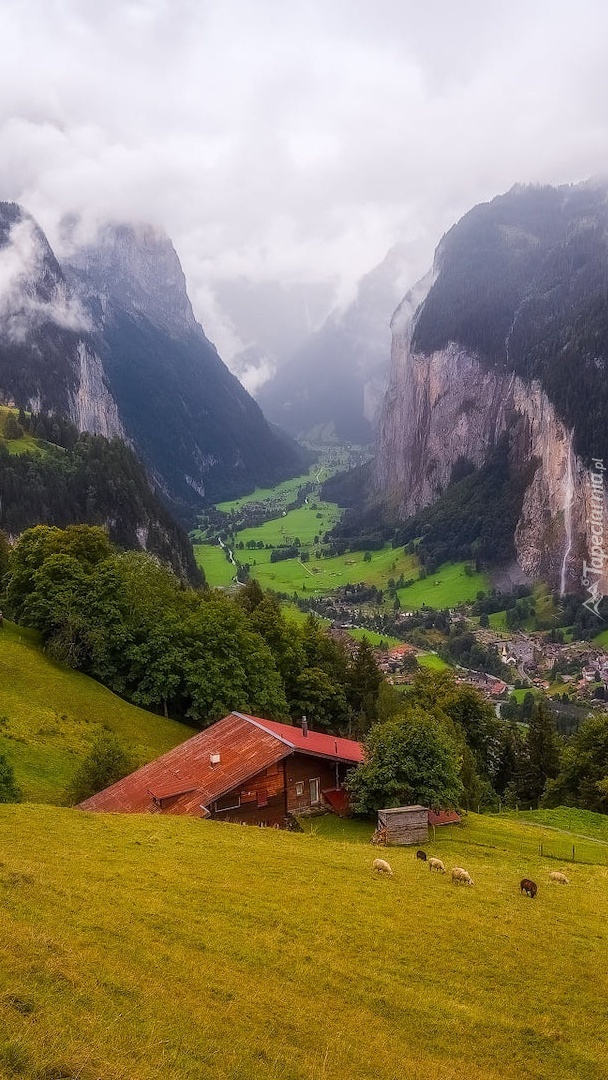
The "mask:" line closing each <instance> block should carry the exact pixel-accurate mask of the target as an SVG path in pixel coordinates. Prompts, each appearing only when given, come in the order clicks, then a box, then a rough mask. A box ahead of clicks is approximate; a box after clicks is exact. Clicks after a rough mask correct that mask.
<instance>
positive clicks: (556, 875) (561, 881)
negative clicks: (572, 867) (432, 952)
mask: <svg viewBox="0 0 608 1080" xmlns="http://www.w3.org/2000/svg"><path fill="white" fill-rule="evenodd" d="M549 881H555V882H557V884H558V885H569V884H570V882H569V881H568V878H567V877H566V875H565V874H562V872H561V870H552V871H551V873H550V874H549Z"/></svg>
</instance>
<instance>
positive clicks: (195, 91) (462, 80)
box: [0, 0, 608, 362]
mask: <svg viewBox="0 0 608 1080" xmlns="http://www.w3.org/2000/svg"><path fill="white" fill-rule="evenodd" d="M0 33H1V36H2V65H1V66H0V145H2V151H3V152H2V154H1V155H0V198H2V199H8V200H14V201H18V202H21V203H22V204H23V205H25V206H26V207H27V208H28V209H29V210H30V211H31V212H32V213H33V214H34V215H35V216H36V218H37V219H38V220H39V222H40V223H41V225H42V226H43V228H45V230H47V232H48V234H49V237H50V239H51V242H53V240H54V239H55V238H56V237H57V226H58V222H59V220H60V218H61V217H62V215H64V214H65V213H67V212H70V213H71V212H77V213H79V214H81V215H82V216H83V220H84V221H85V222H87V223H89V224H90V225H91V227H92V225H93V224H94V222H95V221H101V220H108V219H111V220H136V221H143V220H147V221H150V222H152V223H154V224H155V225H157V226H160V227H162V228H164V229H165V230H166V231H167V232H168V234H169V235H170V236H171V238H172V239H173V242H174V244H175V247H176V249H177V251H178V254H179V256H180V258H181V261H182V264H183V267H184V270H185V272H186V276H187V279H188V285H189V292H190V296H191V299H192V302H193V306H194V309H195V312H196V313H197V315H198V317H199V318H200V319H201V321H202V322H203V325H204V327H205V329H206V331H207V333H208V335H209V336H210V337H211V338H212V339H213V340H214V341H215V342H216V344H217V345H218V348H219V350H220V353H221V354H222V355H223V357H224V359H226V360H227V361H229V362H230V361H231V360H232V358H233V357H234V355H235V354H236V353H238V352H239V350H241V349H242V348H244V347H246V346H251V345H256V344H261V346H262V348H265V349H269V348H274V349H275V350H281V349H286V348H289V347H290V345H291V344H293V343H294V341H295V340H296V339H297V337H298V335H300V336H302V335H303V334H304V333H305V332H306V330H307V329H309V328H314V326H316V325H318V323H319V321H320V320H321V319H322V318H323V316H324V314H326V312H327V310H329V308H331V307H332V306H333V305H334V304H342V305H344V304H345V303H347V302H348V300H349V299H350V298H351V297H352V295H353V290H354V288H355V285H356V282H357V280H358V279H359V278H360V277H361V276H362V275H363V274H364V273H365V272H366V271H368V270H370V269H371V268H372V267H373V266H374V265H376V264H377V263H379V262H380V261H381V260H382V259H383V257H384V256H385V254H386V252H387V250H388V249H389V248H390V247H391V246H392V245H393V244H395V243H397V242H405V243H408V242H411V244H412V252H413V253H415V254H413V256H412V276H413V277H416V276H418V275H419V274H421V273H422V272H423V271H424V269H425V268H426V266H427V265H428V264H429V262H430V260H431V258H432V251H433V249H434V247H435V245H436V243H437V242H438V240H439V239H440V237H441V235H442V233H443V232H444V231H445V230H446V229H447V228H449V226H450V225H451V224H452V223H453V222H454V221H456V220H457V219H458V218H459V217H460V216H461V215H462V214H463V213H464V212H466V210H467V209H469V207H470V206H472V205H474V204H475V203H476V202H479V201H481V200H485V199H488V198H491V197H492V196H493V195H495V194H498V193H500V192H501V191H504V190H506V189H508V188H509V187H511V186H512V185H513V184H514V183H517V182H542V183H547V182H548V183H568V182H576V181H579V180H583V179H585V178H587V177H589V176H593V175H596V174H598V173H604V172H608V64H606V59H605V58H606V55H608V5H606V4H604V3H603V0H577V2H576V3H574V2H567V3H565V2H560V0H534V2H532V3H531V2H530V0H525V2H524V0H509V2H508V3H505V2H502V0H493V2H492V3H488V0H461V2H459V3H455V2H454V0H426V2H425V3H424V4H423V3H419V2H418V3H412V2H410V0H374V2H373V3H372V0H299V2H298V3H296V2H294V0H103V2H99V0H1V3H0ZM279 307H280V308H281V312H282V322H281V320H280V319H278V320H275V322H274V324H273V318H274V316H275V314H276V312H277V309H278V308H279ZM279 323H280V324H281V325H282V327H283V330H284V333H283V337H282V338H280V340H278V341H276V340H274V343H273V338H272V333H273V329H272V328H273V325H274V326H275V328H276V326H278V325H279ZM275 337H276V334H275ZM256 339H257V340H256ZM292 339H293V340H292ZM269 343H270V344H269Z"/></svg>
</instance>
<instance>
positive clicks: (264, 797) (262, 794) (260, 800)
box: [257, 788, 268, 806]
mask: <svg viewBox="0 0 608 1080" xmlns="http://www.w3.org/2000/svg"><path fill="white" fill-rule="evenodd" d="M257 804H258V806H268V792H267V791H266V790H265V789H264V788H260V790H259V791H258V792H257Z"/></svg>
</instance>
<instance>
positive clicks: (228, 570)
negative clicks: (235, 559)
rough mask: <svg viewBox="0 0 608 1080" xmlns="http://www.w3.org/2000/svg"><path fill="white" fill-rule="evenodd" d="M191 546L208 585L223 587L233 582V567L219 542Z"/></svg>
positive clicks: (217, 587) (216, 587) (215, 587)
mask: <svg viewBox="0 0 608 1080" xmlns="http://www.w3.org/2000/svg"><path fill="white" fill-rule="evenodd" d="M193 548H194V557H195V559H196V561H197V563H198V565H199V566H202V568H203V570H204V571H205V579H206V581H207V584H208V585H211V587H212V588H214V589H224V588H227V587H228V586H229V585H232V584H233V582H234V576H235V568H234V566H233V565H232V563H231V562H230V561H229V560H228V559H227V558H226V556H225V555H224V550H223V548H221V547H220V545H219V544H194V545H193ZM237 554H238V553H237Z"/></svg>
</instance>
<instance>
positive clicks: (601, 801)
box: [542, 713, 608, 813]
mask: <svg viewBox="0 0 608 1080" xmlns="http://www.w3.org/2000/svg"><path fill="white" fill-rule="evenodd" d="M607 781H608V716H606V715H605V714H604V713H602V714H599V715H596V716H589V717H588V718H587V719H586V720H583V722H582V724H581V726H580V727H579V729H578V731H576V732H575V733H574V735H572V737H571V739H570V741H569V743H568V744H567V746H566V747H565V748H564V750H563V751H562V755H561V760H560V767H559V772H558V774H557V776H556V777H555V779H554V780H549V781H548V783H547V787H546V789H545V794H544V796H543V800H542V805H543V806H580V807H581V808H583V809H585V810H595V811H597V812H600V813H606V812H607V811H608V783H607Z"/></svg>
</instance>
